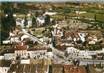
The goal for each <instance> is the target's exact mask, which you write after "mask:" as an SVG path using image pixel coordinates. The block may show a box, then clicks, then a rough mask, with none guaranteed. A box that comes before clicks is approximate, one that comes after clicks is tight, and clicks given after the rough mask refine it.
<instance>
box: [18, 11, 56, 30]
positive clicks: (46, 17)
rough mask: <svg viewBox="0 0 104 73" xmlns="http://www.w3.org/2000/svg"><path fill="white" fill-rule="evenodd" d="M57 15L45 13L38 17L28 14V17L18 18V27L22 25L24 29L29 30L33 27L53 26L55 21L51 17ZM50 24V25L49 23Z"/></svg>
mask: <svg viewBox="0 0 104 73" xmlns="http://www.w3.org/2000/svg"><path fill="white" fill-rule="evenodd" d="M55 14H57V13H56V12H45V13H43V14H40V15H38V16H35V15H32V14H31V13H30V14H27V16H25V17H22V18H19V17H18V18H16V25H20V26H21V27H22V28H25V27H27V28H29V27H32V26H36V27H38V26H43V25H48V24H52V23H53V22H54V20H53V19H52V18H50V16H52V15H55ZM47 22H48V23H47Z"/></svg>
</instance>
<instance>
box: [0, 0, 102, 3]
mask: <svg viewBox="0 0 104 73" xmlns="http://www.w3.org/2000/svg"><path fill="white" fill-rule="evenodd" d="M0 2H100V3H104V0H0Z"/></svg>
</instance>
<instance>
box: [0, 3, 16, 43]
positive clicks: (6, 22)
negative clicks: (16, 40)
mask: <svg viewBox="0 0 104 73" xmlns="http://www.w3.org/2000/svg"><path fill="white" fill-rule="evenodd" d="M1 10H2V11H3V13H2V14H3V15H2V17H1V31H0V33H1V41H3V40H5V39H6V38H8V37H9V32H10V31H12V30H13V29H14V28H15V27H16V21H15V18H14V17H13V4H12V3H2V6H1Z"/></svg>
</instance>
